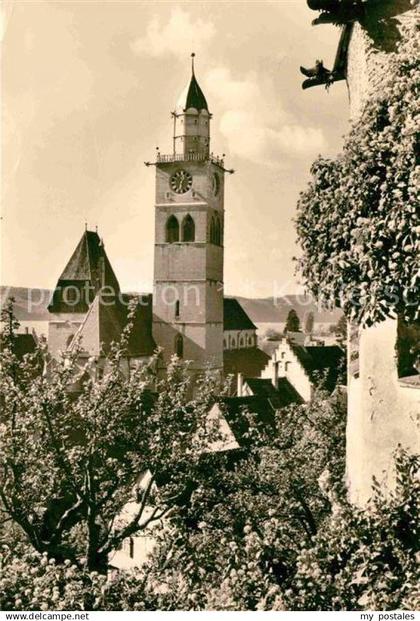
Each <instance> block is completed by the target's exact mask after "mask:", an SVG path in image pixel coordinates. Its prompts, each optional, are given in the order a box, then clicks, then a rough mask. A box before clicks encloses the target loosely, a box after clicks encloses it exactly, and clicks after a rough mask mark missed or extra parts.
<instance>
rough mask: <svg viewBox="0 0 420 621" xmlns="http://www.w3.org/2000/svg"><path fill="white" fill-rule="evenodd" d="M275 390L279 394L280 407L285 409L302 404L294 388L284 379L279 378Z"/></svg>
mask: <svg viewBox="0 0 420 621" xmlns="http://www.w3.org/2000/svg"><path fill="white" fill-rule="evenodd" d="M277 390H278V393H279V399H280V403H281V405H280V407H286V406H288V405H291V404H292V403H304V401H303V399H302V397H301V396H300V394H299V393H298V391H297V390H296V388H295V387H294V386H293V385H292V384H291V383H290V382H289V380H288V379H287V378H286V377H280V378H279V379H278V382H277Z"/></svg>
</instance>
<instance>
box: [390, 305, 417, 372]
mask: <svg viewBox="0 0 420 621" xmlns="http://www.w3.org/2000/svg"><path fill="white" fill-rule="evenodd" d="M395 349H396V353H397V361H398V377H410V376H413V375H418V374H419V373H420V321H414V322H412V323H408V322H407V321H404V319H403V318H402V317H401V316H399V317H398V330H397V342H396V346H395Z"/></svg>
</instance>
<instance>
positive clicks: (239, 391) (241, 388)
mask: <svg viewBox="0 0 420 621" xmlns="http://www.w3.org/2000/svg"><path fill="white" fill-rule="evenodd" d="M243 391H244V376H243V374H242V373H238V384H237V388H236V396H237V397H243V394H242V393H243Z"/></svg>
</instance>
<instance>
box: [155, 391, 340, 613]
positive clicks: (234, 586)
mask: <svg viewBox="0 0 420 621" xmlns="http://www.w3.org/2000/svg"><path fill="white" fill-rule="evenodd" d="M250 429H251V433H252V442H251V443H250V446H249V447H247V449H246V451H245V452H243V451H242V452H239V453H236V454H234V453H232V452H230V453H229V454H219V455H211V456H208V459H207V461H206V462H203V470H202V477H201V479H200V480H197V485H196V488H195V491H194V493H193V494H192V496H191V499H190V502H189V503H188V506H186V507H184V511H183V512H181V513H179V514H177V515H176V516H174V517H172V518H171V519H170V520H169V521H168V522H169V525H168V529H167V530H165V531H164V532H163V533H161V535H160V538H159V545H158V547H157V550H156V552H155V555H154V557H153V559H152V560H151V561H150V574H149V578H148V583H149V584H150V591H154V592H155V593H156V597H157V601H156V605H157V607H158V608H159V609H165V610H167V609H169V610H177V609H185V610H187V609H218V610H221V609H223V610H270V609H273V608H274V609H280V608H281V606H282V604H281V597H280V596H281V589H282V585H283V584H284V583H288V582H289V581H290V580H292V578H293V574H294V572H295V568H296V558H297V555H298V554H299V551H300V548H301V545H303V544H304V543H305V542H306V545H310V541H311V538H312V537H313V536H314V535H315V534H316V533H317V531H318V529H319V528H320V526H321V524H322V522H323V520H324V519H325V517H326V516H327V515H328V514H329V512H330V507H331V499H330V497H329V495H328V494H325V493H324V492H323V491H322V490H321V489H320V488H319V486H318V478H319V477H320V476H321V475H322V474H323V473H325V469H326V467H327V464H329V468H330V473H331V474H330V477H331V480H333V481H334V488H338V489H340V488H341V484H342V479H343V472H344V437H345V433H344V429H345V405H344V403H343V401H342V398H341V397H340V395H338V394H336V395H334V396H332V397H330V398H329V399H328V400H327V399H326V395H321V394H320V395H319V396H318V397H317V398H316V399H315V400H314V402H313V403H311V404H305V405H303V406H293V407H291V408H290V409H288V410H283V411H282V412H281V413H279V414H278V416H277V417H276V421H275V426H274V428H273V429H271V430H267V431H266V432H264V431H260V432H256V430H255V427H251V428H250ZM158 585H159V586H160V590H159V589H158V588H157V587H158Z"/></svg>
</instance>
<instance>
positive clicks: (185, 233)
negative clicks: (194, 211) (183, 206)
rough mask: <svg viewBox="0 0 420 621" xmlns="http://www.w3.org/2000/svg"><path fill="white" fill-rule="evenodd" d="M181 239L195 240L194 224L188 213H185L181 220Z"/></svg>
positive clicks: (186, 240) (185, 240)
mask: <svg viewBox="0 0 420 621" xmlns="http://www.w3.org/2000/svg"><path fill="white" fill-rule="evenodd" d="M182 241H184V242H193V241H195V224H194V220H193V219H192V218H191V216H190V214H188V215H186V216H185V218H184V220H183V222H182Z"/></svg>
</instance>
